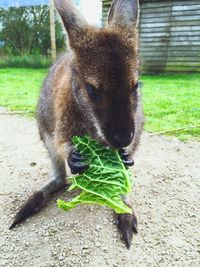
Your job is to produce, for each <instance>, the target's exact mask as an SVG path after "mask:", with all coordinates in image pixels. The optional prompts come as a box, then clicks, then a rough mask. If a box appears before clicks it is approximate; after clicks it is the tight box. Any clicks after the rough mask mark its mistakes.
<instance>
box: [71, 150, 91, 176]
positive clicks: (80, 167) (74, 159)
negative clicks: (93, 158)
mask: <svg viewBox="0 0 200 267" xmlns="http://www.w3.org/2000/svg"><path fill="white" fill-rule="evenodd" d="M68 165H69V167H70V169H71V173H72V174H79V173H83V172H84V171H86V170H87V168H88V167H89V165H88V164H87V163H85V158H84V157H83V156H82V155H81V154H80V153H79V151H78V150H77V149H72V151H71V152H70V153H69V158H68Z"/></svg>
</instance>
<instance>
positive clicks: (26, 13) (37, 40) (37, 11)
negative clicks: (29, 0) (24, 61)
mask: <svg viewBox="0 0 200 267" xmlns="http://www.w3.org/2000/svg"><path fill="white" fill-rule="evenodd" d="M0 25H1V28H2V29H1V30H0V40H1V41H4V42H5V43H4V47H7V48H9V49H10V50H11V52H12V54H14V55H23V54H44V55H45V54H48V52H49V51H50V47H51V44H50V24H49V7H48V6H45V5H43V6H34V7H19V8H9V9H7V10H4V9H0ZM56 41H57V48H58V49H62V48H63V47H64V46H65V38H64V34H63V32H62V27H61V25H60V23H59V22H58V21H56Z"/></svg>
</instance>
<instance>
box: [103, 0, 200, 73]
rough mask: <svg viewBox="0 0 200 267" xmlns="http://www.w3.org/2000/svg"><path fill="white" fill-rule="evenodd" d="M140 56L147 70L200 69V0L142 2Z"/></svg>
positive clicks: (106, 7)
mask: <svg viewBox="0 0 200 267" xmlns="http://www.w3.org/2000/svg"><path fill="white" fill-rule="evenodd" d="M111 2H112V1H109V0H105V1H103V22H104V23H105V21H106V17H107V14H108V10H109V7H110V4H111ZM140 58H141V70H142V71H143V72H145V73H151V72H156V73H157V72H171V71H172V72H193V71H194V72H196V71H198V72H200V0H190V1H186V0H182V1H181V0H162V1H159V0H155V1H150V0H146V1H142V2H141V19H140Z"/></svg>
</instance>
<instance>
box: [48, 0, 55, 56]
mask: <svg viewBox="0 0 200 267" xmlns="http://www.w3.org/2000/svg"><path fill="white" fill-rule="evenodd" d="M49 12H50V32H51V56H52V61H54V60H55V59H56V35H55V13H54V0H50V1H49Z"/></svg>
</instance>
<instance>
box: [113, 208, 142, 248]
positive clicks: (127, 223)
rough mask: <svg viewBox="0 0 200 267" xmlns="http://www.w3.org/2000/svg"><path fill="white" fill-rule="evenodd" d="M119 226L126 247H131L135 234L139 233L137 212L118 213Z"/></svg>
mask: <svg viewBox="0 0 200 267" xmlns="http://www.w3.org/2000/svg"><path fill="white" fill-rule="evenodd" d="M117 226H118V229H119V231H120V233H121V235H122V239H123V240H124V242H125V244H126V247H127V248H128V249H129V248H130V246H131V241H132V238H133V234H137V233H138V231H137V218H136V216H135V214H134V213H133V214H128V213H127V214H118V216H117Z"/></svg>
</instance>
